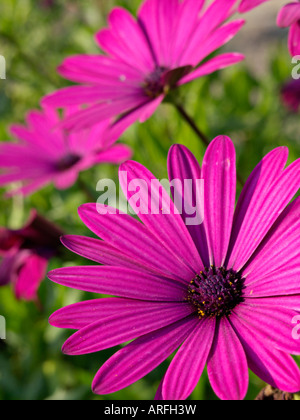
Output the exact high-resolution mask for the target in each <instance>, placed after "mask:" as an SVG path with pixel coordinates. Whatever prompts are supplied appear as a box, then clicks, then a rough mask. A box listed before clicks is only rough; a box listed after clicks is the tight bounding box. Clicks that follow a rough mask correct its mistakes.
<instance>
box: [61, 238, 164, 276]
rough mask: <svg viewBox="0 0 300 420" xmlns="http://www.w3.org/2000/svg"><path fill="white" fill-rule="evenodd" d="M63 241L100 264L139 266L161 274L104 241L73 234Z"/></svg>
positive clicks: (76, 251) (73, 249)
mask: <svg viewBox="0 0 300 420" xmlns="http://www.w3.org/2000/svg"><path fill="white" fill-rule="evenodd" d="M61 241H62V243H63V245H64V246H65V247H66V248H68V249H69V250H70V251H72V252H74V253H75V254H78V255H81V256H82V257H84V258H87V259H89V260H92V261H95V262H97V263H99V264H104V265H110V266H115V267H127V268H133V269H134V268H138V269H139V270H141V271H146V272H147V271H148V272H149V271H152V272H154V273H158V274H159V272H158V271H157V270H155V269H154V268H153V269H152V270H151V268H147V266H145V265H144V264H143V263H142V262H141V261H138V260H135V259H134V258H133V257H131V256H128V255H126V254H125V253H124V252H122V251H120V250H118V249H117V248H114V247H113V246H111V245H109V244H108V243H106V242H104V241H100V240H98V239H93V238H88V237H84V236H71V235H69V236H64V237H63V238H62V240H61Z"/></svg>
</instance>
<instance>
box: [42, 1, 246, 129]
mask: <svg viewBox="0 0 300 420" xmlns="http://www.w3.org/2000/svg"><path fill="white" fill-rule="evenodd" d="M236 3H237V0H215V1H214V2H213V3H212V4H211V5H209V7H208V8H206V9H205V8H204V7H205V6H204V1H203V0H183V1H179V0H146V1H144V2H143V4H142V6H141V8H140V10H139V12H138V16H137V20H135V19H134V18H133V17H132V15H131V14H130V13H129V12H128V11H127V10H125V9H122V8H120V7H118V8H115V9H114V10H113V11H112V12H111V14H110V16H109V25H110V26H109V28H108V29H104V30H101V31H100V32H99V33H98V34H97V35H96V41H97V43H98V45H99V46H100V48H101V49H102V50H103V51H104V52H105V53H106V55H102V56H101V55H79V56H75V57H70V58H67V59H66V60H65V61H64V63H63V64H62V65H61V66H60V67H59V73H60V74H61V75H62V76H63V77H65V78H67V79H69V80H71V81H74V82H77V83H80V84H82V85H81V86H72V87H69V88H65V89H62V90H60V91H58V92H55V93H53V94H50V95H49V96H48V97H46V98H45V99H44V103H46V104H51V105H54V106H57V107H65V106H68V105H70V104H71V105H83V104H86V105H88V107H85V108H84V109H82V110H81V111H80V112H79V113H77V114H74V115H73V116H72V117H70V118H68V119H66V121H65V122H64V127H66V128H67V129H76V130H78V129H82V128H86V127H90V126H92V125H94V124H95V123H97V122H99V121H100V120H103V119H105V118H110V117H115V118H119V117H122V118H121V121H123V122H124V118H125V119H128V120H129V121H130V123H133V122H134V121H136V120H140V121H141V122H143V121H145V120H146V119H148V118H149V117H150V116H151V115H152V114H153V113H154V111H155V110H156V108H157V107H158V106H159V105H160V104H161V103H162V101H163V100H164V99H165V97H166V95H167V94H168V93H169V92H170V91H171V90H172V89H174V88H176V87H178V86H180V85H183V84H185V83H188V82H190V81H192V80H194V79H196V78H199V77H202V76H205V75H207V74H210V73H213V72H215V71H217V70H220V69H222V68H224V67H227V66H230V65H232V64H235V63H237V62H239V61H241V60H242V59H243V58H244V57H243V56H242V55H241V54H237V53H226V54H221V55H218V56H216V57H214V58H210V59H208V60H207V61H206V62H205V61H204V60H205V59H207V58H208V57H209V56H210V55H211V54H212V53H213V52H215V51H216V50H218V49H219V48H220V47H222V46H223V45H224V44H225V43H227V42H228V41H230V40H231V39H232V38H233V37H234V36H235V35H236V34H237V32H238V31H239V30H240V29H241V27H242V26H243V24H244V20H236V21H232V22H230V23H226V21H227V20H228V19H229V18H230V17H231V16H232V15H233V14H234V12H235V5H236Z"/></svg>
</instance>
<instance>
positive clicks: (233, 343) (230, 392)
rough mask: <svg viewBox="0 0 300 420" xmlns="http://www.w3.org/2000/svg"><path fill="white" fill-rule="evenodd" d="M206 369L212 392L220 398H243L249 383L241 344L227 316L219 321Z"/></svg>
mask: <svg viewBox="0 0 300 420" xmlns="http://www.w3.org/2000/svg"><path fill="white" fill-rule="evenodd" d="M207 371H208V377H209V381H210V383H211V385H212V387H213V390H214V392H215V393H216V394H217V396H218V397H219V398H221V399H222V400H243V399H244V398H245V396H246V394H247V390H248V384H249V374H248V364H247V359H246V355H245V352H244V349H243V347H242V344H241V342H240V340H239V338H238V337H237V335H236V333H235V332H234V329H233V328H232V326H231V324H230V322H229V321H228V319H227V318H225V317H224V318H222V319H221V320H220V321H219V328H218V330H217V332H216V336H215V340H214V343H213V348H212V350H211V353H210V356H209V359H208V362H207Z"/></svg>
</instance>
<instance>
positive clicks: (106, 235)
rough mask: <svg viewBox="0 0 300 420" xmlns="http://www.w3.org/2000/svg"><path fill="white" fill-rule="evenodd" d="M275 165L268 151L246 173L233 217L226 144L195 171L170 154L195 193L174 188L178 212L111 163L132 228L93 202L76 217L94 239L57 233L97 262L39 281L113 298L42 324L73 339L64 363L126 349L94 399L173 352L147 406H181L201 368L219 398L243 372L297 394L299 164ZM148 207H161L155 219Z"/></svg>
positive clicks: (230, 154)
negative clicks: (158, 402)
mask: <svg viewBox="0 0 300 420" xmlns="http://www.w3.org/2000/svg"><path fill="white" fill-rule="evenodd" d="M287 157H288V150H287V149H286V148H284V147H282V148H278V149H275V150H273V151H272V152H271V153H269V154H268V155H267V156H266V157H265V158H264V159H263V160H262V161H261V162H260V164H259V165H258V166H257V167H256V168H255V170H254V171H253V173H252V174H251V175H250V177H249V179H248V181H247V183H246V185H245V187H244V189H243V192H242V194H241V196H240V198H239V200H238V203H237V206H236V209H235V200H236V163H235V149H234V146H233V144H232V142H231V140H230V139H228V138H227V137H219V138H217V139H215V140H214V141H213V142H212V143H211V145H210V146H209V147H208V150H207V152H206V154H205V157H204V161H203V165H202V169H200V166H199V164H198V163H197V161H196V159H195V157H194V156H193V155H192V153H191V152H190V151H189V150H188V149H186V148H185V147H184V146H178V145H175V146H173V147H172V148H171V150H170V154H169V177H170V180H174V179H175V180H180V181H181V184H183V183H184V180H194V183H193V185H194V187H195V189H194V190H193V191H191V190H187V191H185V192H184V194H183V195H180V194H182V191H181V189H180V188H179V190H178V191H177V190H176V188H178V185H179V184H178V182H175V190H174V196H175V194H177V197H178V196H179V197H181V198H182V200H183V201H184V202H185V203H186V204H188V206H183V209H188V211H187V212H186V211H185V210H184V211H183V214H182V215H180V214H179V211H178V209H177V210H176V209H175V208H174V205H173V202H172V201H171V199H170V197H169V195H168V193H167V192H166V191H165V190H164V189H163V188H161V189H160V188H159V186H157V188H154V189H153V190H151V188H152V187H151V186H152V182H154V184H155V177H154V176H153V175H152V174H151V173H150V172H149V171H148V170H147V169H146V168H145V167H143V166H141V165H140V164H138V163H136V162H127V163H125V164H123V165H122V166H121V172H120V182H121V186H122V188H123V191H124V193H125V194H126V195H127V197H128V200H129V203H132V200H133V201H134V202H136V203H139V208H140V212H139V213H140V214H139V217H140V219H141V222H142V223H141V222H140V221H137V220H136V219H135V218H133V217H131V216H129V215H127V214H123V213H122V212H120V211H117V212H116V210H115V209H113V208H111V207H107V206H105V205H102V206H101V205H98V208H97V206H96V205H95V204H88V205H84V206H82V207H81V208H80V209H79V214H80V217H81V219H82V221H83V222H84V223H85V224H86V225H87V226H88V227H89V228H90V229H91V231H93V232H94V233H95V234H96V235H97V236H98V237H100V238H102V239H103V241H100V240H98V239H91V238H87V237H77V236H66V237H64V239H63V243H64V245H65V246H66V247H67V248H69V249H70V250H72V251H73V252H75V253H77V254H79V255H81V256H84V257H86V258H88V259H90V260H92V261H95V262H97V263H99V264H103V265H102V266H99V265H96V266H87V267H74V268H60V269H57V270H55V271H53V272H51V273H50V274H49V277H50V279H51V280H52V281H54V282H56V283H59V284H62V285H65V286H68V287H72V288H75V289H79V290H84V291H87V292H94V293H100V294H106V295H112V296H116V297H112V298H103V299H96V300H91V301H87V302H81V303H77V304H75V305H72V306H69V307H66V308H63V309H61V310H59V311H58V312H56V313H55V314H53V315H52V317H51V319H50V322H51V324H52V325H54V326H56V327H60V328H70V329H75V330H79V331H78V332H75V334H74V335H72V336H71V337H70V338H69V339H68V340H67V342H66V343H65V344H64V346H63V351H64V353H66V354H69V355H80V354H86V353H92V352H98V351H100V350H104V349H107V348H109V347H114V346H116V345H119V344H121V343H125V342H128V341H130V340H134V341H132V342H130V343H129V344H127V345H126V346H125V347H123V348H122V349H121V350H119V351H117V352H116V353H115V354H114V355H113V356H112V357H111V358H110V359H109V360H108V361H107V362H106V363H104V365H103V366H102V367H101V369H100V370H99V372H98V373H97V375H96V377H95V379H94V383H93V390H94V392H95V393H97V394H109V393H113V392H116V391H118V390H120V389H122V388H124V387H127V386H129V385H131V384H132V383H133V382H135V381H138V380H139V379H141V378H142V377H144V376H145V375H147V374H148V373H149V372H150V371H152V370H153V369H155V368H156V367H157V366H158V365H160V364H161V363H162V362H163V361H164V360H166V359H167V358H168V357H169V356H170V355H171V354H172V353H173V352H175V350H176V349H178V348H179V350H178V352H177V353H176V355H175V357H174V358H173V360H172V362H171V363H170V366H169V368H168V370H167V372H166V374H165V375H164V378H163V380H162V383H161V385H160V387H159V389H158V392H157V395H156V398H157V399H161V398H163V399H174V400H176V399H186V398H187V397H188V396H189V395H190V394H191V393H192V391H193V389H194V388H195V386H196V385H197V383H198V381H199V379H200V377H201V374H202V372H203V369H204V367H205V364H207V369H208V376H209V379H210V382H211V385H212V387H213V389H214V391H215V393H216V394H217V395H218V396H219V397H220V398H222V399H242V398H244V397H245V395H246V392H247V388H248V367H249V368H250V369H251V370H252V371H253V372H254V373H255V374H256V375H258V376H259V377H260V378H261V379H262V380H263V381H266V382H268V383H269V384H271V385H272V386H274V387H276V388H280V389H281V390H284V391H287V392H296V391H299V389H300V373H299V369H298V367H297V365H296V363H295V361H294V360H293V358H292V357H291V356H290V354H299V353H300V340H296V339H295V337H294V338H293V334H292V329H293V328H295V325H294V324H293V322H294V317H295V316H296V315H298V314H299V310H300V282H299V272H300V264H299V258H300V251H299V250H300V247H299V245H300V235H299V229H300V222H299V221H300V218H299V216H300V201H299V199H296V200H295V201H294V202H293V203H292V204H289V203H290V201H291V200H292V198H293V197H294V195H295V194H296V192H297V191H298V188H299V182H300V160H297V161H296V162H294V163H293V164H291V165H290V166H289V167H288V168H286V169H285V165H286V162H287ZM200 178H202V179H203V180H204V216H205V217H204V223H203V224H195V225H191V224H188V225H186V224H185V221H186V218H187V217H189V218H190V217H191V214H192V213H191V212H190V210H189V209H191V208H192V207H195V203H196V208H197V200H195V197H197V196H202V194H201V192H199V191H197V190H196V186H198V187H197V188H200V185H199V184H198V182H196V180H198V179H200ZM136 180H139V181H138V182H136V183H135V181H136ZM141 180H142V181H143V182H141ZM133 185H136V190H135V188H132V187H133ZM156 185H157V184H156ZM127 186H128V187H127ZM128 190H129V191H128ZM138 190H139V193H138V197H137V195H136V194H137V191H138ZM150 191H151V192H152V191H153V192H152V195H151V194H150ZM155 191H156V193H155ZM158 191H160V193H159V192H158ZM151 200H154V202H160V204H161V205H160V207H159V209H161V210H160V211H154V213H155V214H151V208H152V205H151V203H152V202H153V201H151ZM158 200H160V201H158ZM177 201H178V203H180V201H181V199H180V200H178V199H177ZM198 205H199V202H198ZM177 206H178V204H177ZM154 208H155V206H154ZM166 209H170V211H169V214H168V212H166ZM97 210H98V211H97ZM99 213H101V214H99Z"/></svg>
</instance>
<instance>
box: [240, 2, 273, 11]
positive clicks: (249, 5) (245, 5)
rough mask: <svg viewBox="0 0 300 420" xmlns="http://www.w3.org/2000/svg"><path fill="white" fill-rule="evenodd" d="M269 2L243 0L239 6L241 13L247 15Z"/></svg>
mask: <svg viewBox="0 0 300 420" xmlns="http://www.w3.org/2000/svg"><path fill="white" fill-rule="evenodd" d="M267 1H269V0H243V1H242V2H241V4H240V6H239V12H240V13H246V12H249V11H250V10H252V9H254V8H255V7H257V6H259V5H260V4H262V3H266V2H267Z"/></svg>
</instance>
